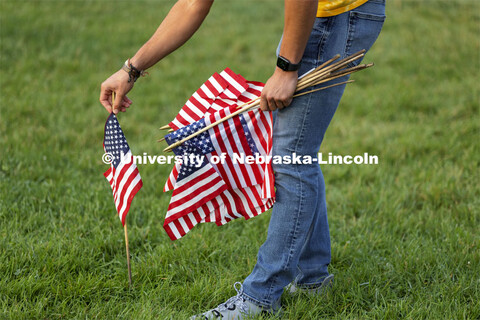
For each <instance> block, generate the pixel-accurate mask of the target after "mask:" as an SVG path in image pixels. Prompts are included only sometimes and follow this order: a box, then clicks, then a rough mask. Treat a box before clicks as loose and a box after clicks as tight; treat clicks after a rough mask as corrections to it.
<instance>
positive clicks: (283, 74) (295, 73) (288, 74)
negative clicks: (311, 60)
mask: <svg viewBox="0 0 480 320" xmlns="http://www.w3.org/2000/svg"><path fill="white" fill-rule="evenodd" d="M274 74H276V75H278V76H281V77H291V78H298V70H296V71H285V70H282V69H281V68H279V67H276V68H275V72H274Z"/></svg>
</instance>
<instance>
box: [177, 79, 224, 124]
mask: <svg viewBox="0 0 480 320" xmlns="http://www.w3.org/2000/svg"><path fill="white" fill-rule="evenodd" d="M227 86H228V83H227V82H226V81H225V80H224V79H223V77H221V76H220V75H219V74H218V73H214V74H213V75H212V76H211V77H210V78H209V79H208V80H207V81H206V82H205V83H204V84H203V85H202V86H201V87H200V88H199V89H198V90H197V91H195V93H194V94H193V95H192V96H191V97H190V99H188V101H187V102H186V103H185V105H184V106H183V107H182V109H181V110H180V112H179V113H178V115H177V116H176V117H175V119H173V121H172V122H170V123H169V126H170V128H172V129H174V130H178V129H179V128H181V127H184V126H186V125H188V124H191V123H193V122H195V121H198V120H200V119H201V118H203V116H204V115H205V112H206V111H207V110H208V109H209V108H210V106H211V104H212V103H213V100H214V99H215V98H216V97H217V96H218V95H219V94H220V93H221V92H223V91H224V90H225V88H227Z"/></svg>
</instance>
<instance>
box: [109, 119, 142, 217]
mask: <svg viewBox="0 0 480 320" xmlns="http://www.w3.org/2000/svg"><path fill="white" fill-rule="evenodd" d="M103 149H104V151H105V155H104V156H106V158H109V160H111V163H110V168H109V169H108V170H107V171H105V173H104V174H103V175H104V176H105V178H107V180H108V182H109V183H110V186H111V187H112V192H113V199H114V201H115V208H116V209H117V213H118V216H119V218H120V220H121V221H122V224H123V225H124V226H125V218H126V216H127V213H128V210H129V209H130V203H131V202H132V200H133V197H135V194H137V192H138V190H140V188H142V186H143V183H142V178H141V177H140V173H139V172H138V169H137V166H136V165H135V164H134V163H133V161H132V153H131V151H130V147H129V146H128V143H127V140H126V139H125V136H124V135H123V131H122V129H121V128H120V124H119V123H118V120H117V117H116V116H115V114H113V113H111V114H110V116H109V117H108V119H107V122H106V123H105V134H104V138H103ZM107 154H108V156H107Z"/></svg>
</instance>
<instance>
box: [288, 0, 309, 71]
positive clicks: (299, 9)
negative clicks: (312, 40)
mask: <svg viewBox="0 0 480 320" xmlns="http://www.w3.org/2000/svg"><path fill="white" fill-rule="evenodd" d="M317 6H318V0H285V23H284V29H283V39H282V44H281V46H280V55H281V56H282V57H285V58H287V59H288V60H290V61H291V62H292V63H298V62H299V61H300V60H301V59H302V56H303V52H304V51H305V47H306V45H307V42H308V38H309V37H310V33H311V31H312V27H313V24H314V22H315V17H316V13H317Z"/></svg>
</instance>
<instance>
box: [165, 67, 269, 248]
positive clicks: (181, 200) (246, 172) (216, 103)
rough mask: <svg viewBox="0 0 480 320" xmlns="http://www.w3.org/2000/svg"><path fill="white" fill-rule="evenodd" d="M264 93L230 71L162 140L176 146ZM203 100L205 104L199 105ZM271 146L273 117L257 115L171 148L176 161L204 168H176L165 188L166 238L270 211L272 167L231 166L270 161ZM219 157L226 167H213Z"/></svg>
mask: <svg viewBox="0 0 480 320" xmlns="http://www.w3.org/2000/svg"><path fill="white" fill-rule="evenodd" d="M211 88H216V89H215V91H214V90H213V89H211ZM262 89H263V84H262V83H259V82H250V81H246V80H245V79H243V77H241V76H240V75H236V74H235V73H233V72H232V71H231V70H230V69H226V70H224V71H222V72H221V73H220V75H219V76H218V74H217V73H216V74H214V75H213V76H212V77H210V79H209V80H208V81H207V82H206V83H205V84H204V85H202V87H200V89H199V90H197V91H196V92H195V93H194V95H193V96H192V98H190V99H189V101H188V102H187V104H185V106H184V107H183V108H182V111H181V112H180V114H179V116H177V117H176V118H175V120H174V121H172V122H171V123H170V126H171V127H172V128H175V129H177V130H175V131H174V132H172V133H171V134H169V135H167V136H166V137H165V139H166V141H167V143H168V144H172V143H175V142H176V141H179V140H181V139H183V138H185V137H187V136H189V135H190V134H192V133H194V132H196V131H198V130H201V129H202V128H204V127H206V126H208V125H209V124H211V123H213V122H215V121H216V120H218V119H220V118H224V117H225V116H227V115H229V114H231V113H233V112H235V111H236V110H237V106H238V105H240V104H242V103H244V102H247V101H250V100H252V99H255V98H256V97H258V96H260V93H261V90H262ZM202 96H203V97H207V98H208V99H207V98H202V99H203V101H202V102H199V101H200V98H199V97H202ZM193 98H195V99H193ZM187 115H188V120H186V117H187ZM200 115H201V116H200ZM271 140H272V114H271V112H263V111H260V110H259V109H257V110H255V111H249V112H247V113H244V114H241V115H238V116H235V117H233V118H231V119H229V120H227V121H225V122H223V123H221V124H219V125H218V126H215V127H213V128H211V129H209V130H208V131H206V132H203V133H202V134H200V135H197V136H196V137H194V138H192V139H190V140H188V141H186V142H185V143H184V144H183V145H181V146H179V147H177V148H175V149H174V150H173V151H174V153H175V154H176V155H180V156H190V155H195V156H197V157H201V159H202V162H201V164H198V163H192V162H191V161H189V162H186V163H182V164H176V165H175V166H174V168H173V170H172V173H171V174H170V176H169V178H168V180H167V183H166V184H165V188H164V191H168V190H173V194H172V199H171V201H170V205H169V207H168V211H167V216H166V219H165V223H164V228H165V230H166V232H167V234H168V235H169V236H170V238H171V239H172V240H176V239H179V238H181V237H182V236H184V235H185V234H186V233H187V232H188V231H190V230H191V229H192V228H193V227H194V226H195V225H196V224H198V223H203V222H214V223H216V224H217V225H223V224H225V223H227V222H229V221H231V220H233V219H236V218H239V217H244V218H245V219H249V218H252V217H254V216H257V215H259V214H260V213H262V212H265V211H266V210H268V209H269V208H271V207H272V206H273V203H274V202H275V193H274V187H273V172H272V168H271V164H270V163H265V164H241V163H238V162H236V161H234V154H237V155H242V154H243V155H245V156H247V155H252V156H253V155H256V154H259V155H262V156H267V155H271V152H272V148H271V146H272V143H271ZM222 154H224V155H225V156H226V157H225V161H224V163H215V161H211V160H212V157H214V156H220V155H222ZM199 159H200V158H199Z"/></svg>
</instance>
